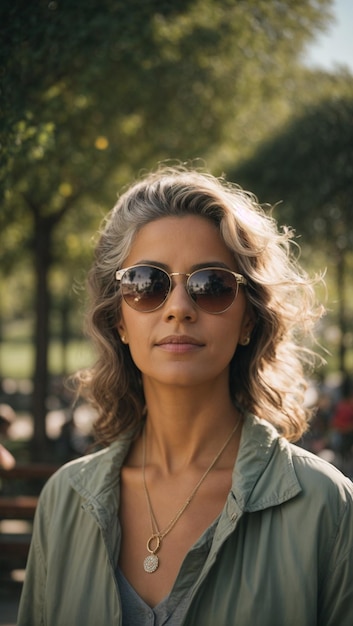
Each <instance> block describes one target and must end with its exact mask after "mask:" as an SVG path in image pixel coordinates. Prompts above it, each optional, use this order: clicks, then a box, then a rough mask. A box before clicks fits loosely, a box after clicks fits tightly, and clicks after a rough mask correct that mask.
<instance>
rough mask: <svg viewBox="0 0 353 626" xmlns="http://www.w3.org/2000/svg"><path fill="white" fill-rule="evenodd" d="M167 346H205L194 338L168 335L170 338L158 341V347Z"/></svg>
mask: <svg viewBox="0 0 353 626" xmlns="http://www.w3.org/2000/svg"><path fill="white" fill-rule="evenodd" d="M165 345H191V346H203V345H204V344H203V343H202V342H201V341H198V340H197V339H195V338H194V337H189V336H188V335H168V337H163V339H161V340H160V341H157V346H165Z"/></svg>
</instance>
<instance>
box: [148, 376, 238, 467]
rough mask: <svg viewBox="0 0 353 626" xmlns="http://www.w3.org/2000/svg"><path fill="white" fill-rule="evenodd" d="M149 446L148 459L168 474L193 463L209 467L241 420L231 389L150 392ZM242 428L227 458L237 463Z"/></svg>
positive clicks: (225, 456)
mask: <svg viewBox="0 0 353 626" xmlns="http://www.w3.org/2000/svg"><path fill="white" fill-rule="evenodd" d="M146 401H147V420H146V445H147V449H148V458H149V459H153V463H154V464H155V465H156V466H158V467H159V469H160V471H162V472H163V473H165V474H171V473H177V472H179V471H180V472H181V471H183V469H185V468H187V467H188V466H191V465H200V466H202V467H203V466H206V465H207V464H208V463H209V462H210V460H211V458H212V456H213V455H214V454H215V453H216V452H217V450H218V448H219V447H220V445H221V444H222V442H223V441H224V440H225V439H226V437H227V435H228V434H229V433H231V431H232V429H233V428H234V426H235V424H236V423H237V422H238V420H239V419H240V416H239V413H238V412H237V410H236V408H235V407H234V405H233V403H232V400H231V398H230V395H229V392H228V390H227V392H225V393H222V394H217V393H216V390H215V389H214V388H212V389H211V390H203V392H202V394H197V393H195V389H193V390H192V391H191V392H188V390H185V389H182V390H177V392H176V390H175V388H174V389H173V392H172V393H168V390H164V393H160V392H159V393H155V392H154V390H152V389H148V391H147V393H146ZM240 431H241V428H238V429H237V431H236V433H235V436H234V438H232V441H231V445H229V446H228V448H227V451H226V452H227V454H225V455H224V461H225V462H227V460H228V461H229V462H230V461H231V462H232V463H233V462H234V453H235V450H236V449H237V447H238V444H239V439H240Z"/></svg>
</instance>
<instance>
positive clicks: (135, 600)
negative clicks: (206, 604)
mask: <svg viewBox="0 0 353 626" xmlns="http://www.w3.org/2000/svg"><path fill="white" fill-rule="evenodd" d="M217 522H218V519H217V520H215V521H214V522H213V524H211V526H210V527H209V528H207V529H206V531H205V532H204V533H203V535H202V536H201V537H200V539H199V540H198V541H197V542H196V544H195V545H194V547H193V548H192V549H191V550H193V551H194V560H193V561H194V562H193V575H194V577H195V580H196V579H197V577H198V575H199V574H200V573H201V570H202V567H203V565H204V563H205V560H206V558H207V555H208V552H209V547H210V545H211V542H212V538H213V535H214V532H215V528H216V526H217ZM148 575H149V576H153V574H148ZM116 578H117V581H118V587H119V592H120V598H121V604H122V619H123V621H122V626H180V624H182V623H183V620H184V617H185V614H186V611H187V608H188V605H189V600H190V596H191V591H192V585H187V586H185V587H184V589H183V592H182V596H181V597H180V592H179V593H178V594H176V593H175V591H174V588H175V584H174V586H173V588H172V590H171V592H170V594H168V595H167V596H166V597H165V598H163V600H162V601H161V602H160V603H159V604H157V605H156V606H155V607H153V608H151V607H150V606H149V605H148V604H146V602H145V601H144V600H143V599H142V598H141V596H139V594H138V593H137V592H136V591H135V589H134V588H133V587H132V585H130V583H129V581H128V580H127V579H126V578H125V576H124V574H123V572H122V571H121V569H120V567H117V570H116ZM177 580H178V579H177Z"/></svg>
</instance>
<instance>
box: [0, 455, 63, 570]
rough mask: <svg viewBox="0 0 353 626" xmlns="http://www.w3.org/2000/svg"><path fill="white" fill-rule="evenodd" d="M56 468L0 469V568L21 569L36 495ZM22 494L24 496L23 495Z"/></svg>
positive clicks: (23, 466) (35, 465)
mask: <svg viewBox="0 0 353 626" xmlns="http://www.w3.org/2000/svg"><path fill="white" fill-rule="evenodd" d="M58 467H59V466H58V465H52V464H44V463H29V464H18V465H16V466H15V467H14V468H12V469H11V470H4V469H2V468H0V481H1V491H0V567H1V570H2V571H4V570H11V569H21V568H24V567H25V565H26V561H27V556H28V550H29V546H30V542H31V536H32V522H33V518H34V514H35V510H36V507H37V503H38V496H39V493H40V491H41V489H42V487H43V485H44V483H45V482H46V480H47V479H48V478H49V476H51V475H52V474H53V473H54V472H55V471H56V470H57V469H58ZM23 492H25V493H23Z"/></svg>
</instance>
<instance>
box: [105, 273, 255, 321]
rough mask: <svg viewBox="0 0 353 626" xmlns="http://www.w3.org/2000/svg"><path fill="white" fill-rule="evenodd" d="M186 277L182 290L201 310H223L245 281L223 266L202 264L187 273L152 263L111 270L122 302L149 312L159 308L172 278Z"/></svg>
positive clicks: (239, 275) (168, 291) (165, 296)
mask: <svg viewBox="0 0 353 626" xmlns="http://www.w3.org/2000/svg"><path fill="white" fill-rule="evenodd" d="M173 276H186V278H187V280H186V285H185V288H186V291H187V293H188V294H189V297H190V298H191V300H192V301H193V303H194V304H196V305H197V306H198V307H199V308H200V309H201V310H202V311H206V312H207V313H215V314H217V313H223V312H224V311H226V310H227V309H229V307H230V306H231V305H232V304H233V302H234V300H235V298H236V297H237V294H238V289H239V285H246V284H247V280H246V278H244V276H242V275H241V274H237V273H236V272H232V271H231V270H228V269H226V268H223V267H204V268H202V269H199V270H196V271H195V272H192V273H191V274H184V273H182V272H172V273H171V274H168V272H166V271H165V270H162V269H161V268H160V267H155V266H154V265H134V266H132V267H127V268H124V269H121V270H117V272H116V273H115V278H116V280H118V281H119V283H120V290H121V294H122V297H123V298H124V300H125V302H126V303H127V304H128V305H129V306H130V307H131V308H132V309H135V311H141V312H143V313H150V312H151V311H155V310H156V309H159V308H160V307H161V306H163V304H164V303H165V301H166V300H167V298H168V296H169V294H170V292H171V290H172V277H173Z"/></svg>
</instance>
